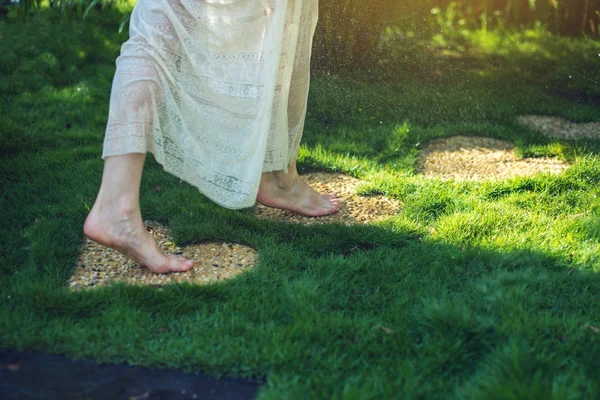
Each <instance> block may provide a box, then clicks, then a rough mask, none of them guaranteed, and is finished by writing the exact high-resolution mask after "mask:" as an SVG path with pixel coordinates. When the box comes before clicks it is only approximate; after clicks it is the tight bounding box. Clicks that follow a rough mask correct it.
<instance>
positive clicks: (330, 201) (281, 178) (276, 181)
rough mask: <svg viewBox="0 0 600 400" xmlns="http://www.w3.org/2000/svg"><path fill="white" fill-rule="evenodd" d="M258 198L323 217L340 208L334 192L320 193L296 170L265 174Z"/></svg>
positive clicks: (259, 200)
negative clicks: (286, 172) (285, 172)
mask: <svg viewBox="0 0 600 400" xmlns="http://www.w3.org/2000/svg"><path fill="white" fill-rule="evenodd" d="M256 200H257V201H258V202H259V203H260V204H262V205H265V206H267V207H272V208H279V209H282V210H287V211H293V212H296V213H298V214H302V215H306V216H309V217H322V216H324V215H329V214H334V213H336V212H338V211H339V210H340V201H339V199H338V198H337V197H336V196H335V195H334V194H319V193H317V192H316V191H315V190H314V189H313V188H311V187H310V186H309V185H308V184H307V183H306V182H304V181H303V180H302V179H301V178H300V177H299V176H298V173H297V172H296V170H295V166H293V167H292V168H290V173H288V174H284V173H283V171H276V172H266V173H264V174H263V176H262V179H261V181H260V187H259V189H258V196H257V198H256Z"/></svg>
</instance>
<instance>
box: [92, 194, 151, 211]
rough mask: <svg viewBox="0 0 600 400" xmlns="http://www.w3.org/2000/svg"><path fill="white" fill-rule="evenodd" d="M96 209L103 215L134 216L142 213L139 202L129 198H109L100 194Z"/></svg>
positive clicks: (95, 204) (95, 205)
mask: <svg viewBox="0 0 600 400" xmlns="http://www.w3.org/2000/svg"><path fill="white" fill-rule="evenodd" d="M94 208H95V209H96V210H97V211H98V212H99V213H101V214H102V213H110V214H112V215H120V216H123V215H125V216H134V215H136V214H138V213H139V212H140V204H139V200H138V199H137V198H129V197H127V196H120V197H116V198H107V197H104V196H102V195H101V194H99V195H98V198H97V199H96V202H95V203H94Z"/></svg>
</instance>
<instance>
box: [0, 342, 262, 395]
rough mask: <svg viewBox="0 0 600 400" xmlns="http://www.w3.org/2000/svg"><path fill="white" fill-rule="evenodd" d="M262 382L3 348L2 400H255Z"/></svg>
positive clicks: (0, 367) (0, 358)
mask: <svg viewBox="0 0 600 400" xmlns="http://www.w3.org/2000/svg"><path fill="white" fill-rule="evenodd" d="M259 388H260V382H257V381H251V380H244V379H233V378H222V379H220V378H215V377H213V376H210V375H206V374H187V373H184V372H181V371H177V370H162V369H157V368H145V367H132V366H129V365H124V364H106V365H100V364H96V363H94V362H92V361H86V360H77V361H74V360H70V359H68V358H67V357H64V356H57V355H50V354H41V353H32V352H21V351H17V350H12V349H1V348H0V398H1V399H2V400H13V399H19V400H21V399H103V400H107V399H115V400H117V399H119V400H120V399H126V400H145V399H167V400H172V399H173V400H174V399H178V400H179V399H182V400H183V399H210V400H221V399H236V400H238V399H240V400H244V399H254V398H255V397H256V393H257V391H258V390H259Z"/></svg>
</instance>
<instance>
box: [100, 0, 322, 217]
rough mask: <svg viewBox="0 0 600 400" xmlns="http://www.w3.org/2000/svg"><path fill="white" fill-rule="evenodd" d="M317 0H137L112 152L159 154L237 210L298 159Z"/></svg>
mask: <svg viewBox="0 0 600 400" xmlns="http://www.w3.org/2000/svg"><path fill="white" fill-rule="evenodd" d="M317 20H318V0H289V1H288V0H138V2H137V4H136V5H135V7H134V10H133V13H132V16H131V20H130V27H129V39H128V40H127V41H126V42H125V43H124V44H123V46H122V48H121V54H120V55H119V57H118V58H117V61H116V64H117V69H116V72H115V76H114V79H113V85H112V91H111V98H110V111H109V115H108V123H107V127H106V135H105V140H104V148H103V154H102V158H106V157H109V156H115V155H122V154H129V153H146V152H148V151H150V152H152V153H153V154H154V156H155V158H156V160H157V161H158V162H159V163H160V164H161V165H162V166H163V167H164V169H165V170H166V171H168V172H170V173H172V174H173V175H175V176H177V177H179V178H180V179H182V180H184V181H187V182H189V183H190V184H192V185H193V186H195V187H197V188H198V189H199V190H200V191H201V192H202V193H203V194H205V195H206V196H207V197H209V198H210V199H212V200H213V201H215V202H216V203H218V204H220V205H222V206H224V207H228V208H244V207H251V206H253V205H254V203H255V201H256V195H257V192H258V185H259V183H260V177H261V174H262V172H266V171H273V170H284V171H287V166H288V164H289V163H291V162H292V161H294V160H295V159H296V157H297V155H298V147H299V144H300V139H301V137H302V131H303V129H304V119H305V116H306V104H307V99H308V88H309V75H310V57H311V49H312V40H313V36H314V32H315V28H316V25H317Z"/></svg>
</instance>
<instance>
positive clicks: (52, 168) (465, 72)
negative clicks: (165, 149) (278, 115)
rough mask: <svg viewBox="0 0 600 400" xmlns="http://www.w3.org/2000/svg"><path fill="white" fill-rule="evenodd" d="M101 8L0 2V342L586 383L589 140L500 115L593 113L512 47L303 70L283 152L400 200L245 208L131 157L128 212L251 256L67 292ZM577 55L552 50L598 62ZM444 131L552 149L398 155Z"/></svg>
mask: <svg viewBox="0 0 600 400" xmlns="http://www.w3.org/2000/svg"><path fill="white" fill-rule="evenodd" d="M115 20H116V19H115V18H114V16H112V18H111V15H107V16H102V17H101V16H98V15H90V17H89V20H87V21H86V22H85V23H82V22H80V21H74V22H73V24H71V25H69V24H65V23H64V22H62V20H60V19H59V18H58V17H53V16H49V14H47V13H45V12H42V13H41V14H40V15H39V16H37V17H33V18H32V19H31V20H30V21H29V22H28V24H27V25H23V24H21V23H17V22H14V21H12V20H9V21H8V22H1V23H0V34H1V35H2V37H3V39H2V40H0V54H2V57H1V58H0V70H1V71H2V75H1V79H0V91H1V93H2V96H1V100H0V107H1V108H0V113H1V115H2V118H1V119H0V143H2V145H1V150H0V151H1V154H2V157H1V161H0V183H1V187H0V193H1V195H0V209H1V210H2V230H1V231H0V347H10V348H18V349H30V350H39V351H45V352H51V353H61V354H66V355H68V356H69V357H73V358H88V359H92V360H96V361H99V362H128V363H130V364H132V365H148V366H157V367H175V368H181V369H183V370H186V371H207V372H211V373H215V374H219V375H220V374H227V375H231V376H243V377H251V378H255V379H259V380H260V381H261V382H263V383H264V387H263V389H262V390H261V392H260V397H261V398H262V399H281V398H299V399H304V398H316V399H323V398H332V397H333V398H343V399H368V398H373V399H379V398H391V397H394V398H415V399H416V398H427V399H430V398H457V399H546V398H553V399H561V400H562V399H589V398H598V397H599V396H600V381H599V380H598V377H599V376H600V375H599V372H598V371H600V359H599V358H598V354H599V352H600V335H598V334H594V332H592V331H591V330H590V329H589V328H588V326H589V325H592V326H600V274H599V273H600V199H599V197H600V185H599V183H600V143H598V142H597V141H596V142H594V141H577V142H573V141H553V140H549V139H546V138H545V137H544V136H542V135H541V134H540V133H539V132H536V131H533V130H531V129H529V128H526V127H523V126H520V125H518V124H517V122H516V117H517V116H518V115H520V114H524V113H538V114H552V115H559V116H564V117H567V118H570V119H572V120H576V121H600V108H599V107H598V106H597V104H594V103H592V102H590V101H583V102H582V101H576V100H574V99H573V98H569V97H568V96H564V95H562V94H564V93H567V92H566V91H563V92H561V93H560V94H557V93H553V94H552V93H549V92H548V91H547V90H546V87H547V86H549V87H554V86H558V85H559V83H560V82H558V81H557V80H556V79H559V78H557V77H556V76H554V75H553V73H548V74H546V75H540V76H539V79H532V77H533V75H532V73H531V69H527V70H526V71H525V72H523V73H521V74H515V73H514V72H515V70H514V68H513V67H514V66H515V65H514V61H513V64H511V62H510V61H506V62H505V63H504V64H503V63H500V64H498V65H485V64H477V65H476V66H477V68H474V64H473V61H472V60H470V61H461V62H464V63H465V64H458V63H459V62H458V61H456V60H454V61H439V60H438V61H436V62H435V63H434V64H427V63H425V64H423V65H422V68H421V69H420V70H419V71H418V72H416V71H415V72H414V74H413V75H406V74H405V75H402V74H401V73H400V72H401V71H402V64H401V61H397V63H396V64H395V69H390V70H389V71H388V72H389V73H388V74H384V75H381V71H378V72H377V71H376V70H375V69H374V70H373V71H372V72H371V73H369V72H368V71H366V72H365V73H364V74H356V76H354V77H353V76H344V77H341V76H331V75H327V74H319V75H315V76H314V77H313V81H312V86H311V95H310V100H309V103H310V104H309V110H310V111H309V114H308V117H307V124H306V132H305V141H304V146H303V148H302V149H301V154H300V166H301V169H302V170H303V171H305V172H306V171H311V170H325V171H341V172H345V173H348V174H351V175H354V176H357V177H360V178H362V179H364V180H366V181H367V184H366V185H365V186H363V187H362V188H361V191H362V192H363V193H364V194H376V193H383V194H385V195H388V196H391V197H394V198H397V199H399V200H401V201H402V202H403V204H404V207H403V210H402V212H401V213H400V214H399V215H397V216H396V217H394V218H391V219H389V220H387V221H384V222H381V223H377V224H374V225H371V226H357V227H347V226H342V225H327V226H314V227H298V226H294V225H290V224H287V223H272V222H266V221H261V220H256V219H255V218H253V217H252V215H251V213H250V211H249V210H242V211H231V210H226V209H222V208H219V207H218V206H216V205H214V204H212V203H211V202H210V201H209V200H207V199H206V198H205V197H203V196H202V195H201V194H200V193H198V191H197V190H196V189H194V188H193V187H191V186H189V185H187V184H184V183H181V182H179V180H178V179H176V178H174V177H172V176H170V175H168V174H166V173H164V172H163V171H162V168H161V167H160V166H159V165H158V164H157V163H155V162H154V161H153V160H152V159H151V157H149V160H148V163H147V166H146V170H145V174H144V178H143V183H142V211H143V214H144V216H145V217H147V218H151V219H155V220H158V221H162V222H165V223H167V224H169V225H170V226H171V227H172V229H173V232H174V236H175V240H176V241H177V242H178V243H188V242H196V241H215V240H216V241H232V242H237V243H242V244H247V245H250V246H252V247H254V248H256V249H257V250H258V251H259V253H260V264H259V265H258V267H257V268H256V269H254V270H253V271H251V272H249V273H246V274H244V275H242V276H240V277H238V278H236V279H234V280H231V281H228V282H223V283H218V284H214V285H211V286H206V287H195V286H191V285H170V286H166V287H165V288H164V289H163V290H161V291H158V290H156V289H153V288H136V287H128V286H125V285H115V286H113V287H107V288H102V289H98V290H94V291H89V292H85V293H81V292H77V293H71V292H69V290H68V288H67V279H68V277H69V276H70V274H71V273H72V271H73V268H74V264H75V260H76V258H77V255H78V251H79V247H80V245H81V244H82V242H83V237H82V232H81V231H82V228H81V227H82V224H83V221H84V219H85V216H86V213H87V212H88V210H89V209H90V207H91V205H92V203H93V201H94V197H95V195H96V193H97V189H98V187H99V184H100V178H101V171H102V161H101V159H100V153H101V146H102V138H103V129H104V124H105V123H106V117H107V114H108V98H109V92H110V84H111V79H112V75H113V73H114V59H115V57H116V55H117V54H118V50H119V45H120V43H122V42H123V41H124V40H125V39H126V36H125V35H124V34H123V35H119V34H117V28H118V20H117V22H113V21H115ZM8 38H10V40H8ZM565 43H573V46H574V48H584V49H586V50H585V51H595V52H600V51H598V45H597V44H595V43H590V42H584V41H576V40H572V41H568V42H565ZM586 46H587V47H586ZM578 56H579V53H577V52H576V53H574V54H570V55H568V56H565V57H564V58H563V59H560V60H559V61H557V62H559V63H562V64H561V65H562V67H564V68H567V67H568V65H569V62H570V61H572V62H574V63H578V64H577V65H589V68H590V69H589V70H588V71H587V73H588V74H589V75H593V74H596V73H597V72H598V71H597V70H596V69H595V65H594V64H593V63H590V64H585V63H584V62H582V61H581V60H580V59H579V58H577V57H578ZM461 65H463V67H461ZM467 65H468V66H470V67H473V68H467V67H466V66H467ZM440 68H441V70H440V71H441V72H436V73H435V74H433V72H435V70H436V69H440ZM409 70H410V69H409ZM391 71H396V72H394V73H392V72H391ZM540 74H541V72H540ZM359 75H360V76H359ZM580 90H582V91H584V92H585V91H586V90H588V91H589V93H593V92H594V91H595V90H596V88H595V87H593V86H592V85H588V86H585V85H584V86H582V87H581V88H580ZM586 93H587V92H586ZM592 97H593V96H592ZM457 134H461V135H485V136H490V137H494V138H498V139H504V140H508V141H511V142H513V143H515V145H516V146H517V148H518V150H519V152H520V154H522V155H523V156H526V157H532V156H545V155H552V156H556V157H560V158H563V159H565V160H567V161H569V162H570V163H571V164H572V166H571V167H570V168H569V169H568V170H567V171H566V172H565V173H564V174H562V175H560V176H552V175H541V176H538V177H534V178H516V179H510V180H498V181H491V182H483V183H474V182H463V183H453V182H443V181H440V180H436V179H426V178H423V177H422V176H419V175H416V174H415V172H414V166H415V161H416V156H417V152H418V150H419V148H420V147H421V146H422V145H424V144H425V143H426V142H427V141H428V140H430V139H433V138H437V137H444V136H452V135H457ZM156 185H160V186H161V187H162V190H161V191H160V193H158V192H156V191H155V190H154V187H155V186H156ZM381 327H384V329H382V328H381ZM165 328H168V329H165Z"/></svg>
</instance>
